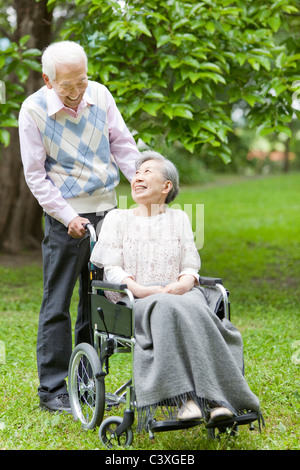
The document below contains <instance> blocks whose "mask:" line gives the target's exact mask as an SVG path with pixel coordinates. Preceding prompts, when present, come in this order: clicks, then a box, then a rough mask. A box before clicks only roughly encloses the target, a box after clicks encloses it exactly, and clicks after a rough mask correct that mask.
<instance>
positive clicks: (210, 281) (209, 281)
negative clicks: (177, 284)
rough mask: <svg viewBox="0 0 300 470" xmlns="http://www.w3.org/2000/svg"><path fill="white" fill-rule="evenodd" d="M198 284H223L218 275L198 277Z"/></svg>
mask: <svg viewBox="0 0 300 470" xmlns="http://www.w3.org/2000/svg"><path fill="white" fill-rule="evenodd" d="M199 284H200V286H209V287H215V286H216V285H217V284H223V283H222V279H220V278H218V277H203V276H200V277H199Z"/></svg>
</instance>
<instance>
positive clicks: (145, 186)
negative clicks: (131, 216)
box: [131, 160, 172, 206]
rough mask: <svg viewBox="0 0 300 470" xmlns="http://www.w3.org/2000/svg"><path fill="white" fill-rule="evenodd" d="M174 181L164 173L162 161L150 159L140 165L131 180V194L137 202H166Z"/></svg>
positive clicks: (149, 203) (145, 203)
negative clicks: (166, 177)
mask: <svg viewBox="0 0 300 470" xmlns="http://www.w3.org/2000/svg"><path fill="white" fill-rule="evenodd" d="M171 188H172V183H171V181H169V180H165V178H164V176H163V174H162V163H161V162H160V161H157V160H148V161H146V162H144V163H142V165H141V166H140V167H139V169H138V170H137V171H136V173H135V176H134V177H133V179H132V181H131V194H132V198H133V200H134V201H135V202H136V203H137V204H144V205H147V206H149V205H151V204H164V202H165V200H166V197H167V195H168V192H169V191H170V189H171Z"/></svg>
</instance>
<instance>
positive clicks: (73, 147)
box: [23, 81, 119, 212]
mask: <svg viewBox="0 0 300 470" xmlns="http://www.w3.org/2000/svg"><path fill="white" fill-rule="evenodd" d="M45 88H46V87H43V88H41V89H40V90H38V91H37V92H36V93H34V94H33V95H31V96H30V97H29V98H27V99H26V100H25V101H24V103H23V107H24V108H25V109H26V110H27V111H28V112H29V114H30V115H31V116H32V118H33V119H34V121H35V122H36V125H37V127H38V129H39V131H40V134H41V138H42V142H43V145H44V148H45V150H46V155H47V156H46V162H45V169H46V173H47V177H48V178H49V179H50V180H51V181H52V183H53V184H54V185H55V186H56V187H58V188H59V189H60V191H61V194H62V196H63V197H64V198H65V199H67V200H68V202H69V203H71V205H72V206H73V207H74V208H75V209H76V210H77V211H78V212H82V211H80V208H81V207H85V208H89V206H91V205H92V206H93V205H94V206H97V204H95V201H96V200H97V199H98V201H99V197H100V196H102V197H103V196H104V195H107V193H109V192H110V191H113V189H114V188H115V186H117V184H118V182H119V170H118V167H117V164H116V163H115V160H114V158H113V156H112V155H111V153H110V145H109V135H108V133H109V131H108V123H107V108H106V101H105V95H104V93H103V89H104V86H103V85H100V84H99V83H96V82H91V81H89V84H88V88H87V92H88V94H89V95H90V96H91V97H92V99H93V101H94V103H95V105H88V106H86V107H85V108H83V110H82V111H81V112H80V113H79V115H78V116H77V117H76V118H75V117H71V116H69V115H68V114H67V113H65V112H64V111H59V112H58V113H57V114H55V115H52V116H48V113H47V101H46V94H45ZM83 198H84V200H83ZM82 202H83V204H82ZM86 212H92V210H86Z"/></svg>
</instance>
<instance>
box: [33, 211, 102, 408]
mask: <svg viewBox="0 0 300 470" xmlns="http://www.w3.org/2000/svg"><path fill="white" fill-rule="evenodd" d="M81 215H82V216H83V217H86V218H88V219H89V220H90V222H91V223H92V224H93V225H94V227H95V229H96V230H97V225H99V224H100V222H101V220H102V219H103V217H104V215H105V214H102V215H96V214H81ZM97 232H98V231H97ZM79 244H80V239H74V238H72V237H70V236H69V235H68V229H67V228H66V227H65V226H64V225H63V224H61V223H60V222H58V221H57V220H55V219H53V218H52V217H50V216H49V215H47V214H46V215H45V237H44V240H43V243H42V253H43V275H44V295H43V301H42V306H41V310H40V317H39V328H38V338H37V365H38V374H39V380H40V386H39V391H38V394H39V396H40V397H41V398H42V399H44V400H48V399H50V398H53V397H55V396H57V395H60V394H62V393H67V385H66V380H65V379H66V377H67V375H68V365H69V360H70V356H71V353H72V327H71V318H70V303H71V298H72V294H73V290H74V287H75V284H76V282H77V279H78V277H79V305H78V311H77V320H76V324H75V344H79V343H82V342H88V343H91V331H90V322H89V311H88V283H89V277H88V276H89V274H88V261H89V258H90V243H89V239H87V240H84V241H83V242H82V243H81V244H80V246H79Z"/></svg>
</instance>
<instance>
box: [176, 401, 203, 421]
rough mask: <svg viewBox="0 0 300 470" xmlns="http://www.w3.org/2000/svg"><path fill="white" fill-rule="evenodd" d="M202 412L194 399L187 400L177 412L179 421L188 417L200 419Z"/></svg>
mask: <svg viewBox="0 0 300 470" xmlns="http://www.w3.org/2000/svg"><path fill="white" fill-rule="evenodd" d="M201 418H202V413H201V410H200V408H199V406H198V405H197V404H196V403H195V402H194V400H188V401H187V402H186V404H185V405H184V406H182V408H180V410H179V412H178V419H180V420H181V421H186V420H188V419H201Z"/></svg>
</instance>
